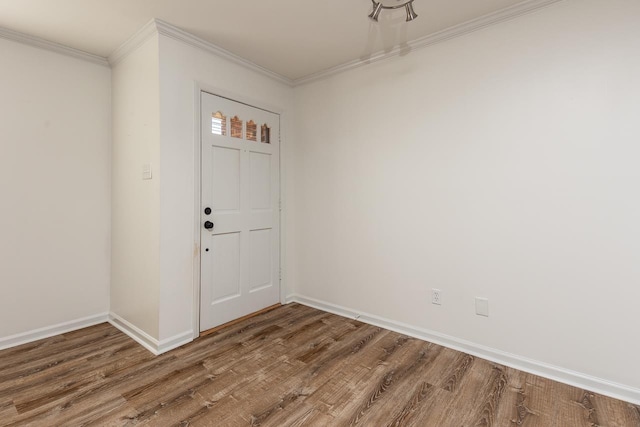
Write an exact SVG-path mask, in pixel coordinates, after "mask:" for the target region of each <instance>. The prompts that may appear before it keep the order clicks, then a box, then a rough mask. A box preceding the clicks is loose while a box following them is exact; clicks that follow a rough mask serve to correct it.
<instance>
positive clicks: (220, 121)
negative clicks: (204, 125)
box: [211, 111, 227, 136]
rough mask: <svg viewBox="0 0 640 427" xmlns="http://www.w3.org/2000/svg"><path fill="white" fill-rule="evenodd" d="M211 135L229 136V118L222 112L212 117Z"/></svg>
mask: <svg viewBox="0 0 640 427" xmlns="http://www.w3.org/2000/svg"><path fill="white" fill-rule="evenodd" d="M211 133H213V134H214V135H222V136H226V135H227V116H225V115H224V114H222V112H221V111H218V112H216V113H213V116H212V117H211Z"/></svg>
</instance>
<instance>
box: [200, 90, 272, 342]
mask: <svg viewBox="0 0 640 427" xmlns="http://www.w3.org/2000/svg"><path fill="white" fill-rule="evenodd" d="M201 108H202V117H201V123H202V124H201V126H202V131H201V134H202V137H201V138H202V141H201V142H202V183H201V184H202V185H201V188H202V197H201V200H202V206H201V211H200V218H201V221H200V226H201V239H200V242H201V251H200V254H201V263H200V265H201V275H200V285H201V286H200V289H201V290H200V330H201V331H204V330H207V329H211V328H213V327H215V326H219V325H221V324H224V323H227V322H229V321H231V320H234V319H237V318H239V317H242V316H245V315H247V314H251V313H254V312H256V311H259V310H261V309H263V308H266V307H269V306H272V305H274V304H277V303H278V302H279V301H280V279H279V277H280V208H279V204H280V203H279V200H280V175H279V174H280V155H279V150H280V143H279V141H280V116H279V115H277V114H275V113H271V112H268V111H265V110H261V109H258V108H254V107H250V106H248V105H245V104H241V103H239V102H235V101H231V100H229V99H226V98H222V97H219V96H215V95H211V94H208V93H205V92H201Z"/></svg>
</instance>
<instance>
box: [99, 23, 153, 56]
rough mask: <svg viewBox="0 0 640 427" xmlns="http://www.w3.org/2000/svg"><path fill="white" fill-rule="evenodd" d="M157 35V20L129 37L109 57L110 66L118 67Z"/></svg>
mask: <svg viewBox="0 0 640 427" xmlns="http://www.w3.org/2000/svg"><path fill="white" fill-rule="evenodd" d="M156 33H157V29H156V20H155V19H151V20H150V21H149V22H147V23H146V24H145V25H144V26H143V27H142V28H140V29H139V30H138V31H136V33H135V34H134V35H132V36H131V37H129V39H127V41H125V42H124V43H122V44H121V45H120V47H118V48H117V49H116V50H114V51H113V52H112V53H111V55H109V58H108V60H109V64H111V66H112V67H113V66H115V65H117V64H118V63H119V62H120V61H122V60H123V59H124V58H126V57H127V56H129V54H130V53H131V52H133V51H134V50H136V49H137V48H139V47H140V46H142V45H143V44H144V43H145V42H146V41H147V40H149V39H150V38H151V37H152V36H153V35H155V34H156Z"/></svg>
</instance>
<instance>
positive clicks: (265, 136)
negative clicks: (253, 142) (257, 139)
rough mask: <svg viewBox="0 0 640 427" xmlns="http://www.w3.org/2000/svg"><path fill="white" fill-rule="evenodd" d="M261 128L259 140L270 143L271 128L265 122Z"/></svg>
mask: <svg viewBox="0 0 640 427" xmlns="http://www.w3.org/2000/svg"><path fill="white" fill-rule="evenodd" d="M261 130H262V138H261V141H262V142H264V143H265V144H271V128H270V127H269V126H267V124H266V123H265V124H263V125H262V126H261Z"/></svg>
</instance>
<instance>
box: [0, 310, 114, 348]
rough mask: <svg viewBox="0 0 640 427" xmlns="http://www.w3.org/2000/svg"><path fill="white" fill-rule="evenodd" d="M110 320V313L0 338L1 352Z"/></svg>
mask: <svg viewBox="0 0 640 427" xmlns="http://www.w3.org/2000/svg"><path fill="white" fill-rule="evenodd" d="M108 320H109V314H108V313H101V314H96V315H93V316H87V317H83V318H81V319H76V320H71V321H69V322H64V323H59V324H57V325H53V326H47V327H44V328H39V329H34V330H32V331H27V332H22V333H19V334H15V335H10V336H8V337H4V338H0V350H5V349H7V348H11V347H16V346H19V345H22V344H27V343H30V342H33V341H38V340H41V339H43V338H49V337H52V336H54V335H60V334H65V333H67V332H71V331H76V330H78V329H83V328H87V327H89V326H93V325H97V324H99V323H105V322H107V321H108Z"/></svg>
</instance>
